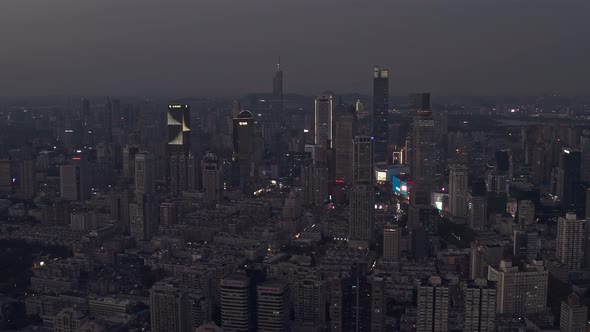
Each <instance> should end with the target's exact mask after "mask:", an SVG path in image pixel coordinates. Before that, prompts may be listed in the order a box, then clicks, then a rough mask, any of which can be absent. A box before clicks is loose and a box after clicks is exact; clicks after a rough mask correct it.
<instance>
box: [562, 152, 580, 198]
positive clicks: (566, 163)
mask: <svg viewBox="0 0 590 332" xmlns="http://www.w3.org/2000/svg"><path fill="white" fill-rule="evenodd" d="M559 166H560V168H561V169H562V170H563V197H560V199H561V204H562V206H563V207H564V208H566V209H567V208H572V207H575V208H577V209H579V208H580V206H579V204H578V200H577V198H576V196H577V195H578V194H580V195H581V192H580V181H581V179H580V177H581V173H582V171H581V167H582V153H581V152H580V151H579V150H573V149H569V148H564V149H563V150H562V154H561V159H560V163H559Z"/></svg>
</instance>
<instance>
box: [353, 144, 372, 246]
mask: <svg viewBox="0 0 590 332" xmlns="http://www.w3.org/2000/svg"><path fill="white" fill-rule="evenodd" d="M352 146H353V147H352V152H353V167H352V169H353V179H352V188H351V190H350V221H349V237H348V238H349V240H351V245H353V246H361V247H366V246H368V245H369V243H370V241H371V238H372V233H373V223H374V213H375V207H374V205H375V194H374V192H373V184H374V182H375V167H374V163H373V160H374V159H373V155H374V149H375V145H374V140H373V138H371V137H368V136H356V137H355V138H354V141H353V143H352Z"/></svg>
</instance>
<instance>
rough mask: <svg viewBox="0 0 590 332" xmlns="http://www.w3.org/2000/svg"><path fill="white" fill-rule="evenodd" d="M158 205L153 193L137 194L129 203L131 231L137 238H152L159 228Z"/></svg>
mask: <svg viewBox="0 0 590 332" xmlns="http://www.w3.org/2000/svg"><path fill="white" fill-rule="evenodd" d="M158 212H159V211H158V205H157V202H156V200H155V197H154V196H153V195H136V196H135V200H134V201H133V202H131V203H129V231H130V233H131V236H133V237H134V238H135V239H136V240H151V238H152V236H153V235H154V233H156V231H157V229H158Z"/></svg>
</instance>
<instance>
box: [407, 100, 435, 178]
mask: <svg viewBox="0 0 590 332" xmlns="http://www.w3.org/2000/svg"><path fill="white" fill-rule="evenodd" d="M417 95H419V96H420V98H419V99H421V100H422V99H424V100H430V94H427V93H424V94H417ZM413 98H418V97H413ZM426 106H428V107H429V106H430V103H427V102H426V101H423V102H419V103H417V104H416V105H415V106H414V107H417V108H415V111H416V113H415V115H414V118H413V123H412V137H411V151H410V152H411V153H410V155H411V158H410V159H411V160H410V166H411V173H412V177H413V178H414V180H419V179H435V178H437V177H439V176H441V175H442V171H443V167H442V165H443V163H442V155H441V150H442V147H441V142H440V139H441V138H440V133H439V131H438V130H437V128H436V125H437V124H436V121H435V118H434V116H433V115H432V111H431V110H430V108H426Z"/></svg>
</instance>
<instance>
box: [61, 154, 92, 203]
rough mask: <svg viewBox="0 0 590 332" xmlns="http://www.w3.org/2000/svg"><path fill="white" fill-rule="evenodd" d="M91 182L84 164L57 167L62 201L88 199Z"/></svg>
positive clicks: (86, 166)
mask: <svg viewBox="0 0 590 332" xmlns="http://www.w3.org/2000/svg"><path fill="white" fill-rule="evenodd" d="M91 182H92V181H91V179H90V172H89V169H88V165H87V164H86V163H83V162H82V163H78V164H74V165H60V166H59V189H60V194H61V198H62V199H63V200H66V201H78V200H80V201H84V200H87V199H89V198H90V194H91Z"/></svg>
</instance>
